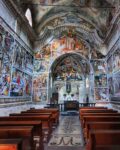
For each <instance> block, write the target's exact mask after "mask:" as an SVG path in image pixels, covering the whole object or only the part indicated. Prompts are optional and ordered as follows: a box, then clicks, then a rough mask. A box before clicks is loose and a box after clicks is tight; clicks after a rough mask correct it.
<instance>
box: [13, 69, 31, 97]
mask: <svg viewBox="0 0 120 150" xmlns="http://www.w3.org/2000/svg"><path fill="white" fill-rule="evenodd" d="M31 88H32V77H31V76H29V75H27V74H25V73H23V72H22V71H19V70H18V69H16V68H13V71H12V81H11V91H10V96H31V92H32V89H31Z"/></svg>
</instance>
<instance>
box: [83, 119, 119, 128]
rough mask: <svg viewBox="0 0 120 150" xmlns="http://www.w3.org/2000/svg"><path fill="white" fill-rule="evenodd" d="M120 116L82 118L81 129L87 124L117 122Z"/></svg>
mask: <svg viewBox="0 0 120 150" xmlns="http://www.w3.org/2000/svg"><path fill="white" fill-rule="evenodd" d="M119 121H120V116H83V122H82V125H83V128H85V124H86V123H87V122H119Z"/></svg>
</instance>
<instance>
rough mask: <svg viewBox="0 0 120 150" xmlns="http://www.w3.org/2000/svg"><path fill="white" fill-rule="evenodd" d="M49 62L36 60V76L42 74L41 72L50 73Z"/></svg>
mask: <svg viewBox="0 0 120 150" xmlns="http://www.w3.org/2000/svg"><path fill="white" fill-rule="evenodd" d="M48 64H49V62H48V61H45V60H38V59H35V60H34V74H40V73H41V72H47V71H48Z"/></svg>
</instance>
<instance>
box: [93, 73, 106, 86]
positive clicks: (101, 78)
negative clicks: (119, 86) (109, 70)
mask: <svg viewBox="0 0 120 150" xmlns="http://www.w3.org/2000/svg"><path fill="white" fill-rule="evenodd" d="M95 86H96V87H100V86H101V87H106V86H107V75H106V74H100V75H96V76H95Z"/></svg>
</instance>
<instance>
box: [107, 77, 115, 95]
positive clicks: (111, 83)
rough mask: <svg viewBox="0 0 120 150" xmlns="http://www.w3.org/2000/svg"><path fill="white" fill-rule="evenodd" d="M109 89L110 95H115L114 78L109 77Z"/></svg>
mask: <svg viewBox="0 0 120 150" xmlns="http://www.w3.org/2000/svg"><path fill="white" fill-rule="evenodd" d="M108 87H109V94H110V95H111V96H112V95H113V94H114V82H113V78H112V77H109V79H108Z"/></svg>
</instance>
